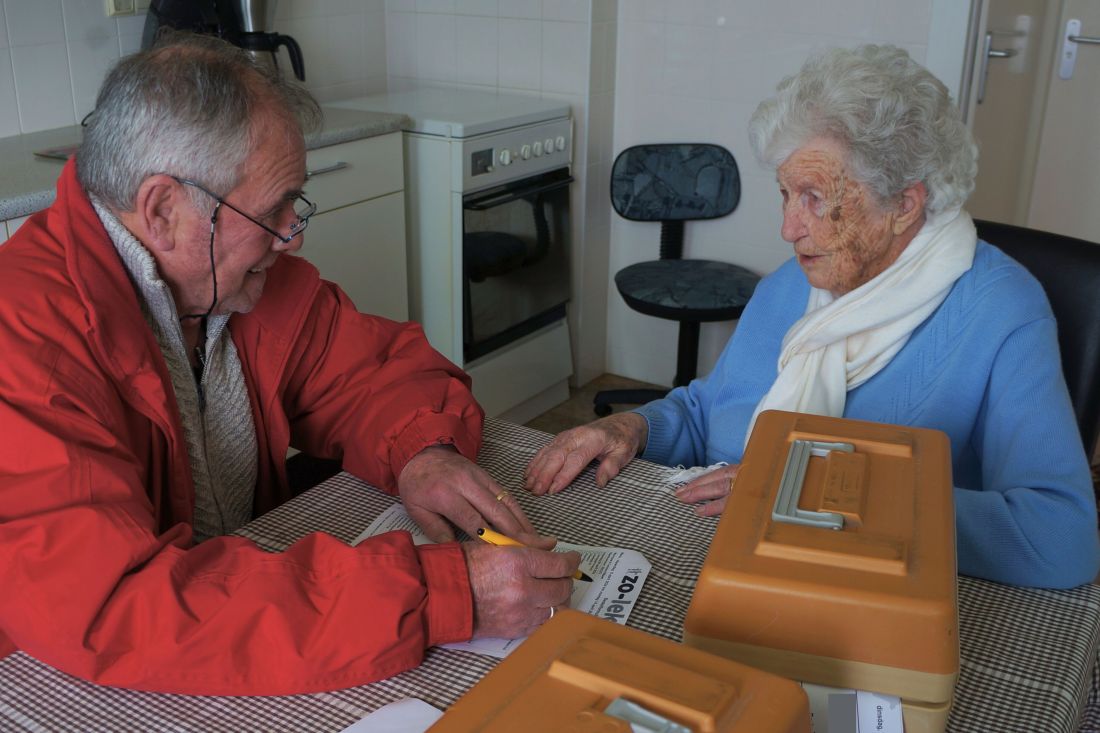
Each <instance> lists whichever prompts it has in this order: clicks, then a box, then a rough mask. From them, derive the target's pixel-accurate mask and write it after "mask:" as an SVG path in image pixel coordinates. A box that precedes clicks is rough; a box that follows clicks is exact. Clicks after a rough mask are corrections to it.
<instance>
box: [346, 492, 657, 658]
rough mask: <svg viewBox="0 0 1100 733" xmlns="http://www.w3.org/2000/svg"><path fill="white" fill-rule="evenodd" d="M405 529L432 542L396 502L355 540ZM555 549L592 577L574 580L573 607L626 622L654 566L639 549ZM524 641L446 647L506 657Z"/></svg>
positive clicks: (418, 540) (416, 539)
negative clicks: (574, 556)
mask: <svg viewBox="0 0 1100 733" xmlns="http://www.w3.org/2000/svg"><path fill="white" fill-rule="evenodd" d="M393 530H405V531H407V532H408V533H409V534H411V535H412V540H413V542H414V543H416V544H418V545H423V544H426V543H430V542H431V540H429V539H428V537H427V535H425V534H424V532H423V531H422V530H421V529H420V527H419V526H417V524H416V522H414V521H413V520H412V519H411V518H410V517H409V515H408V512H406V511H405V508H404V507H403V506H401V505H400V504H394V505H393V506H391V507H390V508H389V509H387V510H386V511H384V512H382V514H381V515H379V517H378V518H377V519H375V520H374V521H373V522H371V525H370V526H369V527H367V528H366V529H365V530H363V531H362V532H361V533H360V534H359V536H358V537H356V538H355V540H354V541H353V542H352V544H353V545H357V544H359V543H360V542H362V541H363V540H365V539H366V538H367V537H373V536H374V535H377V534H382V533H383V532H390V531H393ZM554 550H555V551H556V552H570V551H576V552H579V553H580V555H581V570H583V571H584V572H586V573H588V575H590V576H591V577H592V582H591V583H588V582H586V581H583V580H577V581H574V582H573V595H572V596H571V597H570V599H569V606H570V608H573V609H576V610H578V611H584V612H585V613H590V614H592V615H593V616H599V617H600V618H605V619H608V620H609V621H614V622H615V623H617V624H625V623H626V621H627V619H628V618H630V612H631V610H633V608H634V603H635V602H636V601H637V600H638V594H639V593H641V591H642V584H643V583H645V579H646V578H647V577H648V576H649V570H650V568H651V567H652V565H651V564H650V562H649V561H648V560H646V559H645V557H644V556H642V554H641V553H640V552H636V551H634V550H624V549H619V548H613V547H591V546H589V545H574V544H572V543H569V542H561V541H559V542H558V544H557V545H556V546H555V547H554ZM521 643H523V639H522V638H520V639H474V640H473V641H467V642H460V643H456V644H445V645H444V647H445V648H446V649H462V650H466V651H472V652H477V653H479V654H487V655H489V656H492V657H498V658H500V659H503V658H504V657H506V656H508V655H509V654H510V653H511V652H512V650H513V649H515V648H516V647H517V646H519V645H520V644H521Z"/></svg>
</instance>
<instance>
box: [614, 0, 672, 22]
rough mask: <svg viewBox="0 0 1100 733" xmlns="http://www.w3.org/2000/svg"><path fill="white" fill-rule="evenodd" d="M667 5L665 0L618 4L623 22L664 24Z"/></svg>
mask: <svg viewBox="0 0 1100 733" xmlns="http://www.w3.org/2000/svg"><path fill="white" fill-rule="evenodd" d="M667 5H668V3H667V2H666V1H665V0H623V2H621V3H619V11H620V14H621V19H622V20H624V21H631V20H643V21H652V22H664V20H665V8H666V6H667Z"/></svg>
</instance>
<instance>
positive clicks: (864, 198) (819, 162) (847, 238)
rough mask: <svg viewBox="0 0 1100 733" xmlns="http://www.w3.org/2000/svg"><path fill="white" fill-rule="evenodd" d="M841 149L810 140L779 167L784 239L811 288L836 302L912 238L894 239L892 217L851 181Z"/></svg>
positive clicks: (831, 142) (821, 140) (880, 268)
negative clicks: (823, 291) (832, 297)
mask: <svg viewBox="0 0 1100 733" xmlns="http://www.w3.org/2000/svg"><path fill="white" fill-rule="evenodd" d="M846 152H847V151H846V150H845V149H844V147H843V146H842V145H841V144H840V143H837V142H835V141H834V140H832V139H829V138H814V139H813V140H810V141H809V142H807V143H806V144H805V145H803V146H802V147H800V148H799V149H798V150H796V151H795V152H793V153H792V154H791V155H790V157H788V158H787V159H786V160H785V161H783V164H782V165H780V166H779V170H778V171H777V178H778V181H779V192H780V193H781V194H782V195H783V228H782V229H781V234H782V236H783V239H785V240H787V241H788V242H790V243H791V244H793V245H794V251H795V255H796V256H797V257H798V264H799V265H800V266H801V267H802V271H803V272H805V273H806V278H807V279H808V280H809V281H810V284H811V285H813V286H814V287H815V288H819V289H821V290H828V291H829V292H831V293H832V294H833V295H834V296H836V297H840V296H841V295H844V294H845V293H847V292H849V291H851V290H854V289H856V288H858V287H859V286H860V285H863V284H864V283H865V282H867V281H868V280H870V279H872V278H873V277H875V276H876V275H878V274H879V273H880V272H882V271H883V270H885V269H886V268H887V267H889V266H890V264H891V263H892V262H893V261H894V260H896V259H897V257H898V255H900V254H901V252H902V250H904V249H905V246H906V245H907V244H908V243H909V240H910V239H911V238H912V235H910V236H906V237H899V236H896V235H895V229H896V227H895V220H896V219H897V215H896V212H894V211H890V210H887V209H884V208H882V207H881V206H880V205H879V204H878V202H877V201H876V200H875V197H874V195H872V193H871V191H870V190H869V189H868V188H867V187H866V186H864V185H863V184H862V183H860V182H859V181H857V180H856V179H855V178H854V177H852V175H851V173H850V171H849V168H848V164H847V154H846Z"/></svg>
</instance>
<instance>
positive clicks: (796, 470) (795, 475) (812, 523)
mask: <svg viewBox="0 0 1100 733" xmlns="http://www.w3.org/2000/svg"><path fill="white" fill-rule="evenodd" d="M855 450H856V447H855V446H854V445H852V444H851V443H829V442H825V441H820V440H795V441H793V442H792V443H791V449H790V450H789V451H788V452H787V465H785V466H784V467H783V477H782V478H781V479H780V480H779V495H778V496H776V497H775V506H774V507H773V508H772V521H774V522H785V523H787V524H801V525H804V526H807V527H823V528H825V529H844V515H843V514H837V513H836V512H815V511H809V510H807V509H799V508H798V500H799V499H801V498H802V487H803V485H804V484H805V483H806V466H807V465H809V463H810V457H811V456H817V457H819V458H823V457H825V456H827V455H829V453H830V452H832V451H842V452H844V453H855Z"/></svg>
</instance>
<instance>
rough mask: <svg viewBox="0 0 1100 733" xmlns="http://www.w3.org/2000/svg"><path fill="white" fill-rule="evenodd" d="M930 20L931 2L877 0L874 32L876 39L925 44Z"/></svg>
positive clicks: (897, 42) (903, 43)
mask: <svg viewBox="0 0 1100 733" xmlns="http://www.w3.org/2000/svg"><path fill="white" fill-rule="evenodd" d="M931 22H932V4H931V2H912V0H879V3H878V9H877V13H876V15H875V26H874V34H875V36H876V39H878V40H886V41H889V42H891V43H896V44H898V45H906V44H927V43H928V27H929V25H930V24H931Z"/></svg>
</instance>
